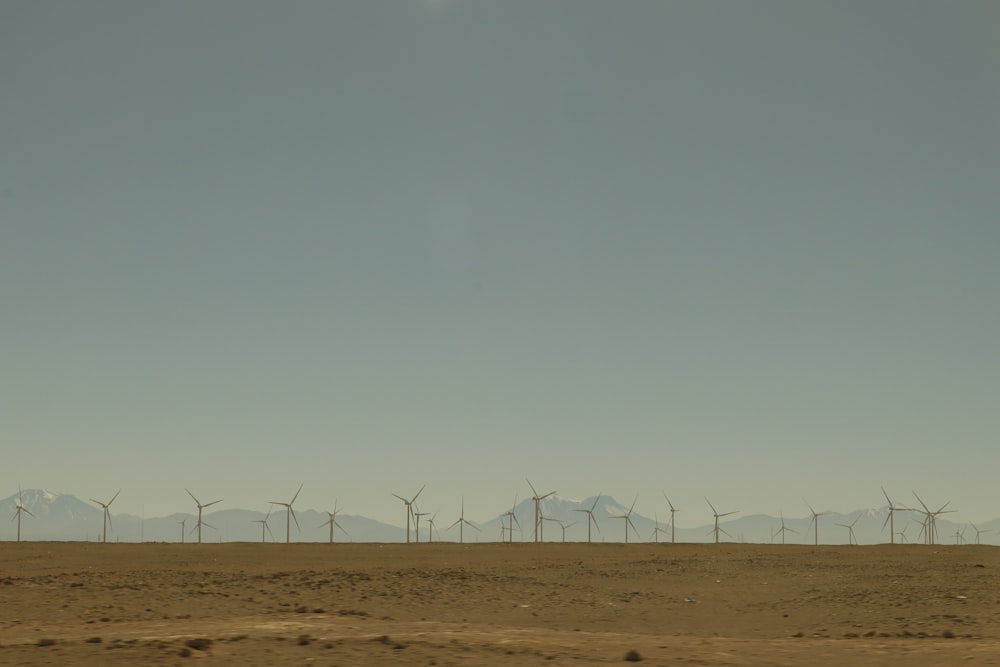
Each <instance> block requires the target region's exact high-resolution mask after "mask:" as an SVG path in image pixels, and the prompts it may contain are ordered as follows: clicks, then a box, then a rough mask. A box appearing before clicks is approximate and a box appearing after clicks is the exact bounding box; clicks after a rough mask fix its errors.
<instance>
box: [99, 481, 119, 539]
mask: <svg viewBox="0 0 1000 667" xmlns="http://www.w3.org/2000/svg"><path fill="white" fill-rule="evenodd" d="M121 492H122V490H121V489H118V493H121ZM118 493H116V494H115V495H113V496H112V497H111V500H109V501H108V502H106V503H102V502H101V501H100V500H94V499H93V498H91V500H92V501H93V502H95V503H97V504H98V505H100V506H101V508H102V509H103V510H104V537H103V538H101V542H104V543H107V541H108V525H109V524H110V523H111V512H110V510H108V508H109V507H111V503H113V502H115V498H117V497H118Z"/></svg>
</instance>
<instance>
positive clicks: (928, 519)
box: [913, 491, 955, 544]
mask: <svg viewBox="0 0 1000 667" xmlns="http://www.w3.org/2000/svg"><path fill="white" fill-rule="evenodd" d="M913 495H914V496H916V498H917V501H918V502H919V503H920V506H921V507H923V508H924V509H923V510H922V511H921V510H914V511H916V512H920V513H921V514H923V515H924V526H923V529H922V530H921V531H920V532H921V534H923V536H924V542H926V543H927V544H935V540H936V539H937V518H938V515H940V514H950V513H951V512H954V511H955V510H948V511H947V512H946V511H945V509H944V508H945V507H947V506H948V505H950V504H951V501H950V500H949V501H948V502H946V503H945V504H944V505H942V506H941V507H940V508H938V510H937V511H936V512H932V511H931V510H930V508H929V507H927V505H926V504H925V503H924V501H923V500H921V499H920V496H918V495H917V492H916V491H914V492H913Z"/></svg>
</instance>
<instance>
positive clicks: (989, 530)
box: [969, 521, 993, 544]
mask: <svg viewBox="0 0 1000 667" xmlns="http://www.w3.org/2000/svg"><path fill="white" fill-rule="evenodd" d="M969 525H970V526H972V530H974V531H976V544H980V541H979V536H980V535H982V534H983V533H992V532H993V529H992V528H988V529H986V530H979V527H978V526H976V524H974V523H972V522H971V521H970V522H969Z"/></svg>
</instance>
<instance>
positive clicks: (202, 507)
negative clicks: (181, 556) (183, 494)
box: [184, 489, 222, 544]
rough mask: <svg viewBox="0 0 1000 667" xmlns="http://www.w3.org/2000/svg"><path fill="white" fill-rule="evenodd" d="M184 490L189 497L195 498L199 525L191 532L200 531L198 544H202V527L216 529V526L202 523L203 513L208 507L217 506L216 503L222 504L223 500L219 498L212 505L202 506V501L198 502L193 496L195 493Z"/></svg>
mask: <svg viewBox="0 0 1000 667" xmlns="http://www.w3.org/2000/svg"><path fill="white" fill-rule="evenodd" d="M184 490H185V491H187V492H188V495H189V496H191V497H192V498H194V503H195V505H197V506H198V523H197V524H195V527H194V528H192V529H191V530H192V532H193V531H194V530H195V529H197V530H198V544H201V527H202V526H208V527H209V528H215V526H213V525H211V524H208V523H205V522H204V521H202V520H201V511H202V510H203V509H205V508H206V507H211V506H212V505H214V504H216V503H221V502H222V498H219V499H218V500H213V501H212V502H210V503H205V504H204V505H202V504H201V501H200V500H198V499H197V498H195V497H194V494H193V493H191V492H190V491H188V490H187V489H184Z"/></svg>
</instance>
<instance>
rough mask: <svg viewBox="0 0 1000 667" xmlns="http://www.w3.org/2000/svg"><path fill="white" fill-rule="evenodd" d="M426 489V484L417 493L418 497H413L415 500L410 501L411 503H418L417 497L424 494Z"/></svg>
mask: <svg viewBox="0 0 1000 667" xmlns="http://www.w3.org/2000/svg"><path fill="white" fill-rule="evenodd" d="M426 488H427V485H426V484H424V485H423V486H421V487H420V490H419V491H417V495H416V496H413V499H412V500H410V502H411V503H412V502H414V501H416V499H417V496H419V495H420V494H421V493H423V492H424V489H426Z"/></svg>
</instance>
